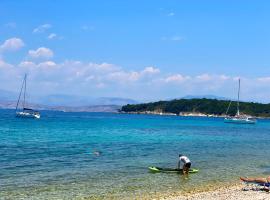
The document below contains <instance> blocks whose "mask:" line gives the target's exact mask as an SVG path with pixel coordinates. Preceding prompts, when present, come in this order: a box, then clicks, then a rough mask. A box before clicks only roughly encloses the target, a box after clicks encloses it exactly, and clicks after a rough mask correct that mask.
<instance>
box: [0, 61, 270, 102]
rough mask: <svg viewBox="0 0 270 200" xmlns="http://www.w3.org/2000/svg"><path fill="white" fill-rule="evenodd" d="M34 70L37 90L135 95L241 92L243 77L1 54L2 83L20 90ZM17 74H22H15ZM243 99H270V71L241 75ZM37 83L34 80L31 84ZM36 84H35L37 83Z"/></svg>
mask: <svg viewBox="0 0 270 200" xmlns="http://www.w3.org/2000/svg"><path fill="white" fill-rule="evenodd" d="M26 72H27V73H28V74H29V78H30V80H31V81H30V83H29V90H30V92H31V94H36V95H37V94H42V95H43V94H44V93H45V94H50V93H57V92H59V91H61V93H68V94H81V95H89V94H95V96H104V95H107V96H111V95H114V96H115V95H121V94H122V95H124V96H126V97H131V98H152V99H154V98H157V99H159V98H171V97H172V98H176V97H181V96H185V95H188V94H191V95H205V94H213V95H217V96H225V97H232V98H233V97H235V95H236V94H237V87H238V85H237V82H236V81H234V78H235V77H233V76H228V75H225V74H209V73H202V74H198V75H192V76H190V75H188V74H181V73H174V74H173V73H169V72H167V73H164V72H161V71H160V69H158V68H156V67H154V66H148V67H145V68H142V69H140V70H126V69H125V68H122V67H120V66H116V65H114V64H110V63H106V62H104V63H93V62H88V63H85V62H82V61H72V60H71V61H69V60H67V61H65V62H61V63H56V62H54V61H52V60H46V61H40V60H35V61H27V60H26V61H22V62H21V63H19V64H18V65H14V66H13V65H11V64H8V63H6V62H5V61H3V60H1V59H0V83H1V87H3V88H4V87H5V88H6V89H7V90H17V89H18V87H19V86H20V84H21V83H20V82H21V78H22V76H23V74H24V73H26ZM15 77H16V78H15ZM241 80H242V85H241V86H242V90H241V99H243V100H248V99H252V98H253V100H258V99H259V100H260V101H267V100H268V101H270V96H267V94H266V93H265V91H267V90H270V84H269V83H270V77H267V76H266V77H257V78H245V77H241ZM31 82H32V83H34V84H31ZM31 87H32V88H31Z"/></svg>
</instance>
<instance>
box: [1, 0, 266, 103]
mask: <svg viewBox="0 0 270 200" xmlns="http://www.w3.org/2000/svg"><path fill="white" fill-rule="evenodd" d="M269 10H270V2H269V1H266V0H265V1H263V0H258V1H252V0H245V1H244V0H237V1H235V0H220V1H216V0H204V1H201V0H189V1H187V0H147V1H143V0H136V1H135V0H133V1H132V0H114V1H111V0H90V1H84V0H76V1H72V0H70V1H64V0H57V1H55V0H39V1H36V0H25V1H21V0H1V1H0V89H2V90H8V91H14V92H19V91H18V90H19V89H20V86H21V82H22V79H23V76H24V74H25V73H27V74H28V82H27V85H28V90H27V91H28V94H29V95H31V96H38V95H39V96H45V95H51V94H68V95H79V96H84V97H122V98H132V99H135V100H141V101H150V100H151V101H152V100H160V99H172V98H179V97H182V96H185V95H210V94H211V95H216V96H222V97H227V98H232V99H236V97H237V87H238V85H237V81H238V78H241V99H242V100H244V101H256V102H270V93H269V91H270V56H269V53H270V26H269V21H270V12H269Z"/></svg>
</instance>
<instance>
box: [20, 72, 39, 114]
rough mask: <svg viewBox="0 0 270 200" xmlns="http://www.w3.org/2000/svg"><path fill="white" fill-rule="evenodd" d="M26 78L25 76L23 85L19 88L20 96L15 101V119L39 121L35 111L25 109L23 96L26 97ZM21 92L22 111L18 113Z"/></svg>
mask: <svg viewBox="0 0 270 200" xmlns="http://www.w3.org/2000/svg"><path fill="white" fill-rule="evenodd" d="M26 78H27V75H26V74H25V75H24V79H23V83H22V87H21V91H20V95H19V98H18V101H17V105H16V111H15V113H16V117H22V118H36V119H39V118H40V113H39V112H38V111H36V110H33V109H31V108H26V106H25V105H26V101H25V96H26ZM22 91H23V102H22V110H21V111H18V109H19V104H20V99H21V96H22Z"/></svg>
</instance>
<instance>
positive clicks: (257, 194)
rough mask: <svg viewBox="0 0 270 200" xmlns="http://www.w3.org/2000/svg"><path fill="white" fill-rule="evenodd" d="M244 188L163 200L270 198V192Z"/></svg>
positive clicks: (221, 188)
mask: <svg viewBox="0 0 270 200" xmlns="http://www.w3.org/2000/svg"><path fill="white" fill-rule="evenodd" d="M243 187H244V185H243V184H240V183H239V184H236V185H232V186H224V187H220V188H218V189H213V190H208V191H204V192H197V193H190V194H182V195H179V196H168V197H165V198H163V199H162V200H216V199H219V200H246V199H251V200H263V199H265V200H266V199H269V198H270V194H269V192H266V191H262V190H258V191H255V190H252V189H250V190H247V191H244V190H242V188H243Z"/></svg>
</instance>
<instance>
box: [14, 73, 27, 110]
mask: <svg viewBox="0 0 270 200" xmlns="http://www.w3.org/2000/svg"><path fill="white" fill-rule="evenodd" d="M24 81H25V76H24V79H23V82H22V87H21V90H20V94H19V98H18V101H17V104H16V111H15V112H17V110H18V106H19V103H20V99H21V96H22V90H23V86H24Z"/></svg>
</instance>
